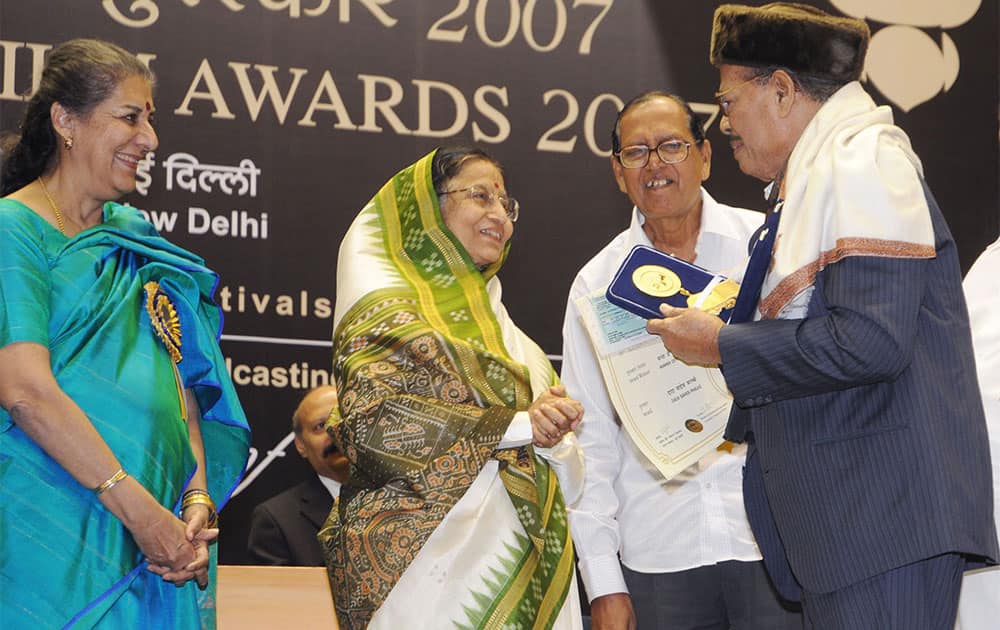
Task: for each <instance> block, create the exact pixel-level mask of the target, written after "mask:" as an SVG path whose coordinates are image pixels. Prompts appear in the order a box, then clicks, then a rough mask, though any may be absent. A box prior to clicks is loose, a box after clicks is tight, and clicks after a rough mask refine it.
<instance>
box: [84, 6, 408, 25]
mask: <svg viewBox="0 0 1000 630" xmlns="http://www.w3.org/2000/svg"><path fill="white" fill-rule="evenodd" d="M181 2H183V3H184V5H185V6H188V7H196V6H198V5H199V4H201V0H181ZM218 2H219V3H220V4H221V5H222V6H224V7H226V8H227V9H229V10H230V11H233V12H237V11H242V10H243V9H245V8H246V6H247V2H237V1H236V0H218ZM354 2H355V3H357V4H360V5H361V6H363V7H364V8H365V9H367V10H368V12H369V13H371V14H372V15H373V16H374V17H375V18H376V19H377V20H378V21H379V22H381V23H382V25H383V26H387V27H390V28H391V27H392V26H394V25H395V24H396V21H397V20H396V18H394V17H392V16H391V15H389V14H388V13H386V12H385V11H384V10H383V9H382V7H381V6H380V5H383V4H389V3H391V2H393V0H354ZM257 3H258V4H260V6H262V7H263V8H265V9H267V10H268V11H288V16H289V17H291V18H301V17H302V16H303V15H305V16H306V17H317V16H320V15H323V14H324V13H326V12H327V11H329V10H330V4H331V0H314V2H313V3H314V4H315V6H312V7H303V6H302V5H303V4H305V2H303V0H257ZM339 5H340V6H339V15H338V17H339V20H340V21H341V22H349V21H350V15H351V9H350V7H351V0H340V1H339ZM101 6H103V7H104V10H105V11H106V12H107V14H108V15H110V16H111V19H113V20H114V21H115V22H118V23H119V24H123V25H125V26H129V27H131V28H146V27H147V26H152V25H153V24H155V23H156V21H157V20H158V19H160V7H159V6H157V4H156V2H155V1H154V0H133V1H132V3H131V4H129V5H128V15H126V14H125V13H122V11H121V9H119V8H118V4H117V2H116V1H115V0H101Z"/></svg>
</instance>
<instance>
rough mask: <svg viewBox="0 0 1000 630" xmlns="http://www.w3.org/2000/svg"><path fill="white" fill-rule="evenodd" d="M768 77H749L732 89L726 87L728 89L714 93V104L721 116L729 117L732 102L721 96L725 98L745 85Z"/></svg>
mask: <svg viewBox="0 0 1000 630" xmlns="http://www.w3.org/2000/svg"><path fill="white" fill-rule="evenodd" d="M769 76H771V75H764V76H756V77H750V78H749V79H747V80H746V81H744V82H743V83H738V84H736V85H734V86H732V87H728V88H726V89H724V90H722V91H721V92H716V93H715V102H716V103H718V104H719V109H721V110H722V115H723V116H728V115H729V105H730V104H731V103H732V101H730V100H729V99H726V98H722V97H723V96H725V95H726V94H729V93H730V92H733V91H735V90H738V89H740V88H741V87H743V86H744V85H746V84H747V83H751V82H753V81H758V80H760V79H763V78H766V77H769Z"/></svg>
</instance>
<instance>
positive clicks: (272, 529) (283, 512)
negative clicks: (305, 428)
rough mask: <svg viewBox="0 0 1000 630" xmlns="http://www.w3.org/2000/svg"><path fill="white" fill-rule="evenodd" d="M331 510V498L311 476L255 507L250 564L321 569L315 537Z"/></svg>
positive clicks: (251, 525)
mask: <svg viewBox="0 0 1000 630" xmlns="http://www.w3.org/2000/svg"><path fill="white" fill-rule="evenodd" d="M332 507H333V497H332V496H330V493H329V491H327V489H326V487H325V486H324V485H323V482H321V481H320V480H319V477H318V476H317V475H315V474H313V475H310V477H309V479H308V480H307V481H304V482H302V483H300V484H299V485H297V486H295V487H293V488H289V489H288V490H285V491H284V492H282V493H281V494H278V495H276V496H273V497H271V498H270V499H268V500H267V501H264V502H263V503H261V504H260V505H258V506H257V507H256V508H254V511H253V516H252V517H251V519H250V537H249V540H248V543H247V550H248V552H249V556H250V561H251V563H253V564H260V565H279V566H322V565H323V554H322V552H321V551H320V547H319V543H318V542H317V541H316V534H317V532H319V528H320V527H321V526H322V525H323V521H325V520H326V517H327V515H329V514H330V509H331V508H332Z"/></svg>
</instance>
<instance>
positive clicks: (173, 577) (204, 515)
mask: <svg viewBox="0 0 1000 630" xmlns="http://www.w3.org/2000/svg"><path fill="white" fill-rule="evenodd" d="M208 518H209V509H208V506H206V505H201V504H195V505H191V506H188V508H187V509H186V510H184V521H183V523H184V524H185V526H184V539H185V541H187V542H188V543H190V545H191V548H192V549H193V551H194V558H193V559H192V560H191V561H190V562H188V563H187V564H185V565H183V566H179V567H178V566H177V565H169V564H162V563H158V562H154V561H153V559H152V558H151V557H148V556H147V559H148V560H149V570H150V571H152V572H153V573H155V574H157V575H159V576H160V577H162V578H163V579H164V580H166V581H167V582H173V583H174V584H175V585H176V586H182V585H183V584H184V583H185V582H187V581H189V580H195V581H196V582H197V583H198V588H200V589H203V590H204V588H205V587H206V586H208V560H209V558H208V545H209V543H210V542H212V541H213V540H215V539H216V538H218V536H219V530H218V529H209V528H208V527H206V525H207V523H208ZM178 522H180V521H178Z"/></svg>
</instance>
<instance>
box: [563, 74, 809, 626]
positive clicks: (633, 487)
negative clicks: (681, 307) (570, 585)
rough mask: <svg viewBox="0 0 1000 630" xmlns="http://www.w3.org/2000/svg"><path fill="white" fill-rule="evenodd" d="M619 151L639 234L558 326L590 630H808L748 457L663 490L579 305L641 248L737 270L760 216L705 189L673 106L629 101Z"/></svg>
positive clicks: (608, 254)
mask: <svg viewBox="0 0 1000 630" xmlns="http://www.w3.org/2000/svg"><path fill="white" fill-rule="evenodd" d="M612 140H613V150H614V155H613V156H612V157H611V168H612V171H613V172H614V177H615V180H616V182H617V183H618V187H619V189H620V190H621V191H622V192H623V193H625V194H626V195H628V197H629V199H630V200H631V201H632V203H633V204H634V205H635V208H634V209H633V211H632V221H631V224H630V226H629V228H628V229H627V230H625V231H624V232H622V233H621V234H619V235H618V236H616V237H615V238H614V239H613V240H612V241H611V242H610V243H609V244H608V245H607V246H606V247H605V248H604V249H603V250H601V252H599V253H598V254H597V255H596V256H595V257H594V258H592V259H591V260H590V261H589V262H588V263H587V264H586V265H584V267H583V269H581V270H580V273H579V274H578V275H577V277H576V279H575V281H574V282H573V287H572V289H571V290H570V296H569V303H568V305H567V311H566V320H565V322H564V326H563V339H564V348H563V366H562V380H563V383H564V384H565V386H566V389H567V391H568V392H569V395H570V396H571V397H573V398H576V399H577V400H579V401H580V402H581V403H582V404H583V406H584V409H586V413H587V417H586V420H585V421H584V422H583V423H582V424H581V425H580V427H579V428H578V429H577V437H578V438H579V440H580V445H581V447H582V448H583V451H584V457H585V460H586V465H587V477H586V484H585V486H584V493H583V496H582V498H581V500H580V501H579V503H578V504H577V505H576V507H575V509H571V510H570V511H569V520H570V526H571V530H572V533H573V538H574V541H575V543H576V551H577V555H578V557H579V568H580V572H581V575H582V578H583V583H584V586H585V587H586V590H587V595H588V597H589V599H590V602H591V615H592V623H593V628H594V629H595V630H601V629H603V628H635V627H636V624H638V628H642V629H643V630H646V629H650V628H671V629H675V628H729V627H738V628H761V629H764V628H766V629H768V630H774V629H779V630H780V629H782V628H800V627H801V626H802V621H801V616H800V615H799V613H798V612H796V611H795V610H793V609H791V608H786V607H785V604H783V602H781V601H779V599H778V597H777V595H776V594H775V592H774V589H773V588H772V587H771V584H770V582H769V581H768V578H767V575H766V573H765V571H764V568H763V566H762V563H761V562H760V559H761V556H760V552H759V551H758V549H757V545H756V543H755V542H754V539H753V534H752V533H751V531H750V526H749V524H748V523H747V519H746V514H745V512H744V508H743V499H742V481H741V480H742V475H741V472H742V465H743V461H744V454H745V447H744V446H736V447H734V448H732V450H724V449H721V448H720V450H717V451H716V452H714V453H712V454H710V455H708V456H706V457H704V458H703V459H702V460H701V461H699V462H698V463H697V464H695V465H693V466H691V467H690V468H688V469H687V470H685V471H684V472H682V473H681V474H680V475H678V476H677V477H675V478H673V479H671V480H670V481H667V480H665V479H664V477H663V476H662V475H661V474H660V473H659V471H658V470H657V469H656V467H655V466H654V465H653V464H652V463H651V462H650V461H649V460H648V459H647V458H646V457H645V456H644V455H643V454H642V453H641V452H640V451H639V449H638V447H637V446H636V445H635V443H634V442H633V441H632V439H631V438H630V437H629V436H628V434H627V432H626V431H625V430H624V429H623V428H622V425H621V423H620V422H619V421H618V418H617V416H616V414H615V411H614V408H613V407H612V403H611V401H610V399H609V397H608V392H607V389H606V386H605V384H604V381H603V379H602V377H601V372H600V367H599V365H598V362H597V358H596V356H595V354H594V350H593V347H592V346H591V342H590V339H589V337H588V336H587V332H586V330H585V329H584V327H583V325H582V323H581V321H580V314H579V311H578V309H577V307H576V304H575V301H576V299H577V298H579V297H581V296H585V295H589V294H591V293H593V292H595V291H598V290H600V291H603V290H605V289H606V288H607V286H608V284H609V283H610V282H611V279H612V276H613V275H614V273H615V272H616V271H617V269H618V267H619V265H620V264H621V262H622V260H623V259H624V258H625V256H626V255H627V254H628V252H629V251H630V250H631V249H632V247H633V246H635V245H640V244H641V245H647V246H651V247H655V248H656V249H658V250H660V251H663V252H667V253H670V254H672V255H674V256H677V257H679V258H682V259H684V260H687V261H689V262H693V263H695V264H697V265H699V266H701V267H704V268H707V269H709V270H712V271H718V272H722V273H726V272H728V271H732V270H738V269H742V265H743V264H744V262H745V260H746V255H747V243H748V240H749V238H750V237H751V235H752V234H753V232H754V230H755V229H756V228H757V227H759V226H760V225H761V223H762V221H763V215H762V214H760V213H757V212H752V211H749V210H743V209H739V208H731V207H729V206H725V205H722V204H719V203H717V202H716V201H715V200H714V199H712V197H711V196H710V195H709V194H708V192H706V191H705V190H704V189H703V188H702V187H701V184H702V182H703V181H705V180H706V179H708V176H709V173H710V170H711V157H712V147H711V145H710V143H709V141H708V140H707V139H706V138H705V135H704V131H703V130H702V128H701V124H700V121H699V120H698V119H697V117H696V116H695V114H694V112H693V111H692V110H691V109H690V107H689V106H688V105H687V104H686V103H685V102H684V101H683V100H681V99H679V98H678V97H676V96H673V95H670V94H666V93H663V92H648V93H645V94H642V95H640V96H637V97H636V98H634V99H632V100H631V101H630V102H629V103H627V104H626V105H625V107H624V109H623V110H622V112H621V113H620V114H619V116H618V119H617V121H616V123H615V128H614V132H613V135H612Z"/></svg>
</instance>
